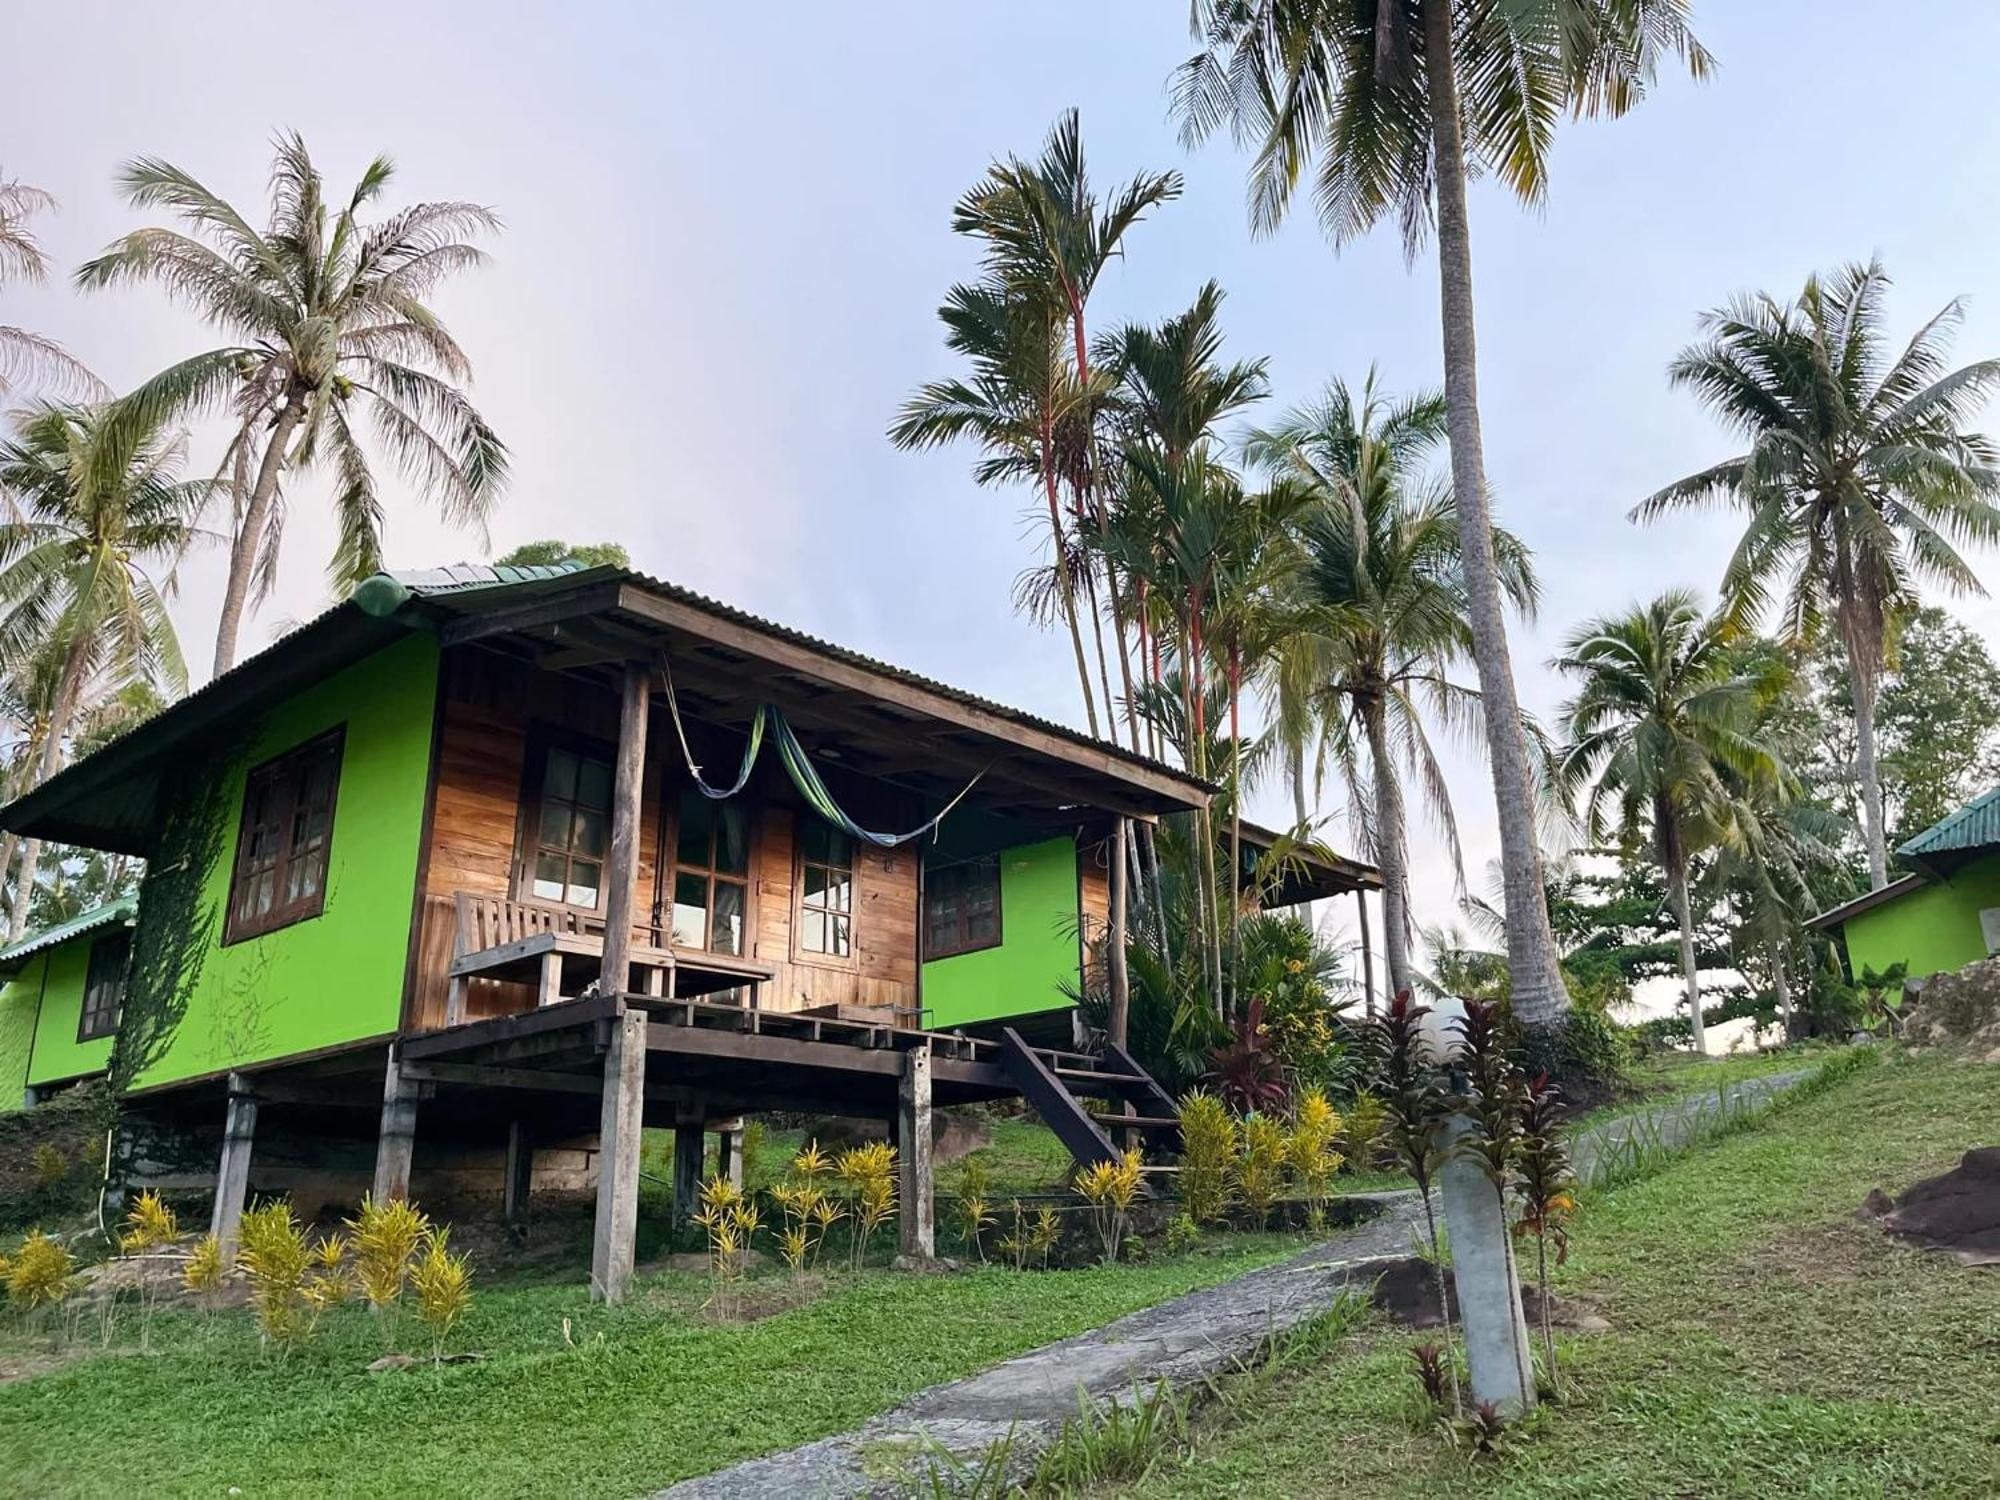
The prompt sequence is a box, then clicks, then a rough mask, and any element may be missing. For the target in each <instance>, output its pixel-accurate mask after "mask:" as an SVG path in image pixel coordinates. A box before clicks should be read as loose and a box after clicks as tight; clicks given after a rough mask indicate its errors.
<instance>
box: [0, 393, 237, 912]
mask: <svg viewBox="0 0 2000 1500" xmlns="http://www.w3.org/2000/svg"><path fill="white" fill-rule="evenodd" d="M186 456H187V451H186V444H185V441H184V439H183V438H182V437H181V435H180V434H168V433H162V432H160V431H159V430H157V429H146V428H144V427H142V426H141V425H140V424H138V423H136V422H134V421H133V420H132V419H131V416H130V413H116V414H114V412H113V410H112V409H111V408H98V409H96V410H94V411H93V410H85V409H83V408H80V407H71V406H40V407H35V408H31V409H29V410H28V411H27V412H25V413H23V414H22V416H21V418H20V420H19V422H18V424H17V429H16V433H15V436H14V437H13V438H12V439H11V440H9V441H8V442H6V443H4V444H0V491H5V492H6V493H7V494H8V495H10V496H11V497H12V498H13V501H14V503H15V505H16V507H17V508H18V510H17V518H16V519H13V520H9V521H7V522H5V523H4V524H0V664H4V665H5V667H6V669H7V670H8V671H9V672H21V671H30V672H31V671H33V670H34V669H35V668H34V664H35V663H36V662H37V661H38V660H41V659H43V658H47V660H48V662H49V663H50V664H59V665H55V669H54V677H53V685H52V693H51V696H50V698H49V707H48V719H47V723H46V725H44V726H43V728H42V731H41V733H40V735H39V744H38V746H37V749H36V756H35V761H34V764H33V769H32V780H33V782H35V783H39V782H42V781H45V780H47V779H48V778H49V776H50V775H52V774H53V773H54V772H55V770H56V768H57V767H58V766H59V765H60V764H61V761H62V754H63V749H64V746H65V744H66V742H67V740H68V739H69V737H70V735H71V733H72V731H73V729H74V728H75V726H76V721H77V716H78V713H79V711H80V709H81V708H82V706H83V705H84V704H85V703H86V702H87V701H88V700H89V699H90V697H91V696H92V689H93V688H95V687H102V688H104V689H105V690H107V691H115V690H117V689H119V688H122V687H123V686H124V685H125V684H127V683H131V682H144V683H147V684H150V685H152V686H154V687H156V688H159V689H162V690H164V691H166V692H168V693H170V694H177V693H180V692H182V691H184V690H185V689H186V687H187V667H186V664H185V663H184V662H183V661H182V659H181V649H180V641H179V639H178V638H177V637H176V635H175V634H174V627H173V622H172V620H171V619H169V618H168V615H167V606H166V598H165V596H166V594H167V593H168V592H170V591H171V589H172V586H173V579H172V569H173V566H174V564H175V563H176V562H177V561H178V560H179V558H180V556H181V554H182V553H183V552H184V551H185V550H186V549H187V547H188V544H189V543H190V542H191V541H192V540H193V539H194V537H195V535H196V532H195V522H196V519H197V517H198V516H199V515H200V513H201V510H202V508H203V507H204V506H205V505H206V504H207V503H208V500H209V498H210V495H211V494H212V492H213V489H214V486H213V483H212V481H208V480H202V479H186V478H183V477H182V469H183V467H184V465H185V461H186ZM160 568H164V569H166V570H167V571H166V574H165V576H164V577H163V578H161V579H158V580H156V579H155V577H154V576H153V575H154V570H156V569H160ZM40 857H41V843H40V841H39V840H38V839H34V838H29V839H26V840H24V841H23V842H22V845H21V873H20V876H19V877H18V880H17V882H16V885H15V888H14V903H13V909H12V911H11V912H10V913H9V922H8V927H9V933H10V938H9V941H15V940H18V939H19V938H20V936H21V934H22V933H23V932H24V931H25V930H26V927H27V920H28V902H29V897H30V896H31V894H32V892H33V890H34V885H35V868H36V865H37V863H38V861H39V859H40Z"/></svg>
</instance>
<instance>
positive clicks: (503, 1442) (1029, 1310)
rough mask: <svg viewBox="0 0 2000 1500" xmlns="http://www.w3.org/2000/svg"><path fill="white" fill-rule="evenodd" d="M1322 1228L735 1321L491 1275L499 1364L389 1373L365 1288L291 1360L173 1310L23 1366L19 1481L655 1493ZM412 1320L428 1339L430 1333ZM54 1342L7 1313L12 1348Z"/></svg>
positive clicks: (5, 1444) (224, 1319)
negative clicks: (140, 1336)
mask: <svg viewBox="0 0 2000 1500" xmlns="http://www.w3.org/2000/svg"><path fill="white" fill-rule="evenodd" d="M1299 1243H1300V1241H1299V1240H1297V1239H1295V1238H1291V1237H1285V1236H1275V1235H1267V1236H1234V1237H1227V1238H1218V1239H1216V1240H1215V1241H1213V1242H1212V1243H1211V1244H1209V1245H1206V1246H1202V1247H1197V1248H1196V1249H1195V1250H1194V1251H1191V1252H1189V1253H1188V1254H1187V1255H1185V1256H1181V1257H1177V1258H1174V1259H1161V1260H1157V1261H1155V1262H1153V1263H1150V1264H1140V1265H1121V1266H1117V1267H1112V1268H1108V1269H1107V1268H1098V1269H1092V1270H1087V1271H1059V1272H1046V1273H1038V1272H1027V1273H1015V1272H1011V1271H1003V1270H998V1269H985V1270H977V1271H971V1272H967V1273H964V1274H961V1275H956V1276H935V1277H913V1276H898V1275H895V1274H893V1273H889V1272H869V1273H866V1274H864V1275H862V1276H860V1277H859V1278H846V1277H842V1278H838V1279H836V1280H834V1281H833V1282H832V1284H831V1286H830V1287H829V1289H828V1291H827V1292H826V1294H825V1295H823V1296H821V1297H819V1298H818V1299H817V1300H815V1301H812V1302H810V1303H807V1304H806V1305H803V1306H798V1307H795V1308H793V1309H791V1310H790V1311H787V1312H781V1313H778V1314H776V1315H774V1316H772V1317H768V1318H766V1319H764V1320H762V1321H760V1322H754V1323H747V1324H734V1325H720V1324H717V1323H715V1322H712V1321H710V1320H708V1319H707V1318H706V1317H704V1316H703V1315H702V1313H701V1312H700V1305H701V1301H702V1298H703V1294H704V1290H705V1282H704V1281H703V1279H702V1278H700V1277H696V1276H690V1275H662V1276H658V1277H653V1278H647V1279H644V1280H642V1281H641V1282H640V1283H638V1285H637V1287H636V1288H635V1295H634V1298H633V1300H632V1301H631V1302H630V1303H628V1304H626V1305H625V1306H623V1307H619V1308H615V1309H607V1308H604V1307H601V1306H598V1305H595V1304H593V1303H591V1302H590V1301H589V1300H588V1299H587V1297H586V1296H585V1294H584V1291H583V1289H582V1288H581V1287H579V1286H576V1285H574V1284H572V1285H566V1286H560V1287H556V1286H507V1287H499V1288H489V1289H486V1290H483V1291H482V1290H479V1289H477V1288H475V1293H474V1304H473V1309H472V1312H471V1313H470V1315H469V1316H468V1318H467V1320H466V1322H465V1323H464V1324H463V1326H462V1328H461V1330H460V1331H459V1332H457V1333H456V1334H454V1336H453V1338H452V1346H453V1347H454V1348H457V1349H469V1350H479V1351H482V1352H483V1353H484V1355H485V1358H484V1360H483V1361H481V1362H480V1363H477V1364H467V1365H455V1366H447V1367H444V1368H443V1369H438V1370H431V1369H416V1370H408V1371H402V1372H398V1373H392V1374H386V1375H369V1374H367V1373H366V1372H365V1370H364V1368H363V1367H364V1366H365V1365H366V1364H367V1363H368V1361H369V1360H371V1359H373V1358H374V1357H375V1356H376V1355H377V1354H379V1353H380V1352H381V1346H380V1344H379V1342H378V1341H377V1338H376V1333H375V1328H374V1326H373V1322H372V1319H371V1318H370V1316H369V1314H367V1313H366V1312H365V1311H363V1310H362V1309H359V1308H353V1307H350V1308H345V1309H342V1310H341V1311H340V1312H339V1313H337V1314H336V1315H335V1316H334V1318H333V1320H332V1321H331V1322H330V1323H329V1324H328V1325H327V1326H326V1327H325V1328H323V1329H322V1332H321V1335H320V1337H319V1339H318V1340H317V1341H316V1342H315V1343H314V1344H312V1345H311V1346H309V1347H307V1348H305V1349H302V1350H300V1351H298V1352H297V1353H295V1354H293V1355H292V1356H291V1358H290V1359H289V1360H281V1359H279V1358H277V1357H275V1356H271V1355H266V1354H264V1353H263V1352H261V1351H260V1350H259V1347H258V1343H257V1338H256V1333H255V1330H254V1327H253V1325H252V1323H251V1319H250V1314H249V1313H248V1312H246V1311H231V1312H224V1313H218V1314H216V1315H215V1316H213V1317H212V1318H204V1317H202V1316H201V1315H199V1314H197V1313H193V1312H187V1313H175V1314H171V1315H169V1314H166V1313H162V1314H161V1315H160V1316H159V1318H158V1319H157V1321H156V1323H155V1326H154V1329H153V1337H152V1346H153V1350H154V1352H153V1353H152V1354H150V1355H140V1354H138V1353H136V1352H133V1350H132V1349H131V1348H130V1347H127V1348H125V1349H123V1350H114V1351H112V1352H109V1353H101V1354H93V1355H91V1356H89V1357H87V1358H84V1359H82V1360H80V1361H78V1362H76V1363H74V1364H71V1365H69V1366H68V1367H66V1368H63V1369H60V1370H57V1371H55V1372H53V1373H49V1374H43V1375H39V1376H35V1377H32V1378H27V1379H21V1380H16V1381H13V1382H12V1383H7V1384H0V1455H3V1456H4V1457H0V1492H4V1493H6V1494H10V1495H35V1496H66V1495H109V1494H132V1493H137V1492H140V1491H143V1492H145V1493H147V1494H158V1495H221V1494H224V1493H225V1492H228V1491H229V1490H230V1487H231V1486H234V1487H236V1488H237V1489H240V1491H241V1492H242V1493H243V1494H244V1495H246V1496H263V1495H326V1494H340V1495H384V1494H422V1493H430V1494H452V1495H507V1496H524V1495H564V1496H568V1495H584V1494H588V1495H599V1494H635V1493H642V1492H644V1491H645V1490H647V1489H649V1488H652V1487H656V1486H659V1485H664V1484H668V1483H671V1482H672V1481H674V1480H677V1479H682V1478H686V1477H688V1476H690V1475H694V1474H700V1473H703V1472H705V1471H707V1470H710V1469H713V1468H716V1467H718V1466H720V1465H722V1464H726V1463H729V1462H731V1461H732V1460H735V1459H739V1458H744V1457H748V1456H750V1455H753V1454H757V1453H761V1452H765V1451H768V1450H771V1449H775V1448H782V1447H787V1446H790V1445H792V1444H795V1443H801V1442H806V1441H809V1440H811V1439H813V1438H816V1437H821V1436H824V1435H826V1434H828V1433H831V1432H836V1431H840V1430H842V1429H844V1428H847V1427H850V1426H853V1425H854V1424H856V1423H858V1422H860V1421H862V1420H863V1419H865V1418H866V1417H869V1416H871V1415H873V1414H874V1413H876V1412H878V1411H881V1410H883V1409H885V1408H887V1407H889V1406H893V1405H894V1404H895V1403H896V1402H897V1401H899V1400H901V1399H902V1398H903V1397H905V1396H908V1395H910V1394H911V1393H913V1392H915V1391H917V1390H920V1389H922V1388H923V1387H925V1386H927V1385H931V1384H934V1383H936V1382H938V1381H942V1380H949V1379H952V1378H955V1377H957V1376H961V1375H965V1374H969V1373H971V1372H972V1371H975V1370H977V1369H980V1368H982V1367H984V1366H986V1365H988V1364H991V1363H993V1362H995V1361H997V1360H1000V1359H1004V1358H1006V1357H1008V1356H1010V1355H1012V1354H1016V1353H1019V1352H1020V1351H1022V1350H1024V1349H1029V1348H1032V1347H1034V1346H1036V1345H1039V1344H1043V1343H1046V1342H1048V1341H1050V1340H1052V1339H1058V1338H1064V1337H1067V1336H1069V1335H1071V1334H1074V1333H1079V1332H1082V1331H1083V1330H1085V1329H1088V1328H1093V1327H1095V1326H1097V1325H1098V1324H1100V1323H1103V1322H1106V1321H1108V1320H1110V1319H1112V1318H1116V1317H1119V1316H1121V1315H1123V1314H1125V1313H1127V1312H1131V1311H1133V1310H1135V1309H1137V1308H1140V1307H1144V1306H1147V1305H1149V1304H1151V1303H1155V1302H1160V1301H1164V1300H1166V1299H1167V1298H1170V1297H1174V1296H1178V1295H1179V1294H1181V1293H1183V1292H1186V1291H1190V1290H1192V1289H1194V1288H1195V1287H1198V1286H1203V1285H1207V1284H1209V1283H1212V1282H1215V1281H1220V1280H1223V1279H1225V1278H1227V1277H1229V1276H1233V1275H1236V1274H1239V1273H1240V1272H1243V1271H1246V1270H1249V1269H1251V1268H1253V1267H1255V1266H1258V1265H1262V1264H1265V1263H1268V1262H1270V1261H1272V1260H1275V1259H1277V1258H1279V1257H1280V1256H1282V1255H1283V1254H1285V1253H1287V1252H1289V1251H1291V1250H1293V1249H1295V1248H1296V1247H1297V1245H1298V1244H1299ZM772 1279H773V1280H782V1273H779V1274H778V1275H777V1276H776V1277H774V1278H772ZM756 1284H757V1283H755V1282H753V1283H752V1285H753V1286H755V1285H756ZM125 1317H126V1319H127V1322H126V1326H125V1327H124V1328H122V1329H121V1330H120V1338H121V1340H122V1341H124V1342H125V1343H127V1344H128V1345H131V1344H136V1331H135V1330H134V1329H133V1328H132V1326H131V1323H132V1321H133V1320H135V1319H136V1317H137V1314H136V1311H133V1312H128V1313H126V1314H125ZM566 1320H567V1322H568V1325H569V1328H568V1333H567V1337H566V1336H565V1330H564V1323H565V1321H566ZM406 1327H407V1337H405V1338H404V1339H402V1340H401V1341H400V1342H401V1343H402V1344H403V1345H404V1346H405V1347H408V1348H411V1349H413V1350H414V1349H416V1348H417V1347H419V1346H420V1345H421V1344H422V1338H421V1330H419V1329H417V1328H416V1327H415V1326H414V1325H413V1324H406ZM94 1331H95V1329H94V1324H93V1325H91V1328H90V1329H89V1330H88V1332H94ZM88 1332H87V1334H86V1336H88ZM42 1342H43V1341H40V1340H30V1339H29V1338H28V1337H27V1336H26V1335H24V1334H20V1333H16V1332H12V1331H7V1332H0V1365H4V1364H5V1363H6V1361H7V1357H8V1356H9V1355H10V1354H12V1355H15V1356H20V1355H22V1354H31V1353H33V1352H34V1350H36V1349H37V1348H38V1347H41V1344H42Z"/></svg>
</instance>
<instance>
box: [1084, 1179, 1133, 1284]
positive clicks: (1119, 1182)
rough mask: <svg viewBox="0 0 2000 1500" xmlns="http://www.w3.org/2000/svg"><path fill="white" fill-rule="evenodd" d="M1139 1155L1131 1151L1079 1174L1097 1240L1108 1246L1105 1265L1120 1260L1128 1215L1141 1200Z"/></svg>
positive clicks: (1105, 1246) (1105, 1250)
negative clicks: (1095, 1225) (1093, 1222)
mask: <svg viewBox="0 0 2000 1500" xmlns="http://www.w3.org/2000/svg"><path fill="white" fill-rule="evenodd" d="M1139 1167H1140V1161H1139V1153H1138V1152H1136V1151H1127V1152H1126V1153H1125V1154H1124V1155H1123V1156H1121V1157H1119V1158H1118V1159H1117V1160H1116V1161H1100V1162H1093V1163H1092V1164H1091V1165H1090V1166H1088V1167H1086V1168H1084V1170H1083V1171H1082V1172H1081V1173H1079V1174H1078V1176H1077V1179H1076V1190H1077V1191H1078V1192H1079V1193H1081V1194H1083V1198H1084V1201H1085V1202H1086V1203H1088V1204H1089V1205H1090V1213H1091V1217H1092V1218H1093V1219H1095V1220H1096V1221H1097V1238H1098V1240H1099V1241H1100V1242H1101V1243H1102V1244H1103V1246H1104V1263H1105V1264H1106V1265H1111V1264H1113V1263H1114V1262H1116V1261H1117V1259H1118V1247H1119V1245H1120V1244H1121V1243H1122V1242H1123V1240H1124V1238H1125V1215H1126V1214H1127V1213H1129V1212H1130V1211H1131V1208H1132V1205H1133V1203H1134V1202H1135V1201H1137V1199H1138V1197H1139Z"/></svg>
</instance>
